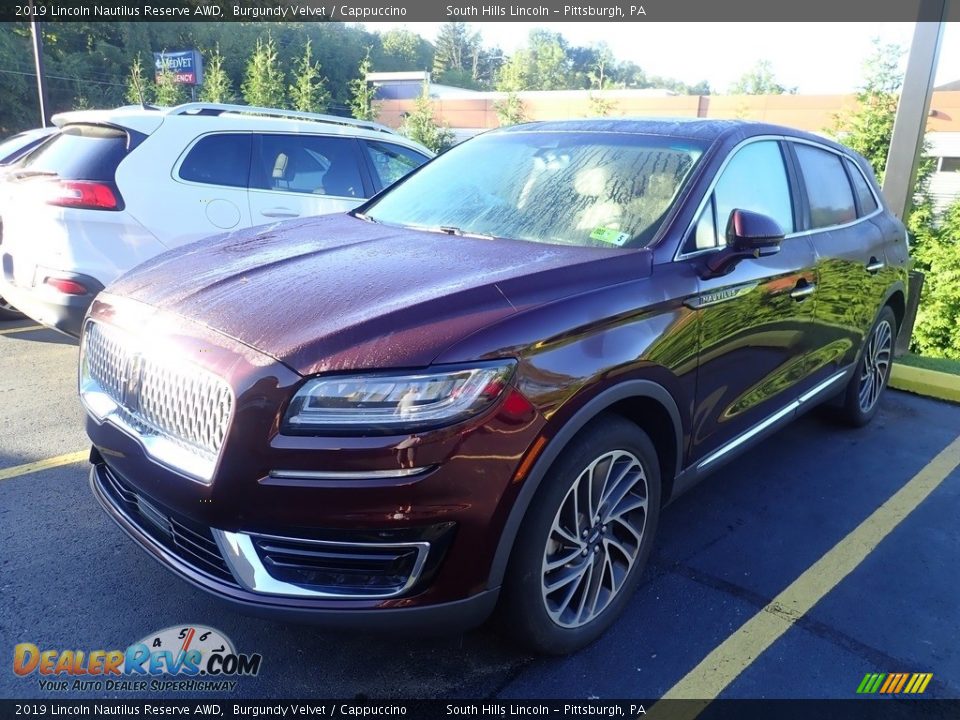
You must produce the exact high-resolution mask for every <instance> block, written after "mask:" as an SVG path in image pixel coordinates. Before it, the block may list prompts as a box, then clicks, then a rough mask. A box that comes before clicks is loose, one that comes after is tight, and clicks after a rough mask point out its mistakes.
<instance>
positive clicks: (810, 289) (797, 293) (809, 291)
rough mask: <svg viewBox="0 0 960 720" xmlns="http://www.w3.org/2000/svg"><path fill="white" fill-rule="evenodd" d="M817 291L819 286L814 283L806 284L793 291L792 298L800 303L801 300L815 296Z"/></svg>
mask: <svg viewBox="0 0 960 720" xmlns="http://www.w3.org/2000/svg"><path fill="white" fill-rule="evenodd" d="M816 291H817V286H816V285H814V284H813V283H809V284H804V285H797V286H796V287H795V288H794V289H793V291H792V292H791V293H790V297H792V298H793V299H794V300H796V301H797V302H799V301H801V300H803V299H805V298H808V297H810V296H811V295H813V294H814V293H815V292H816Z"/></svg>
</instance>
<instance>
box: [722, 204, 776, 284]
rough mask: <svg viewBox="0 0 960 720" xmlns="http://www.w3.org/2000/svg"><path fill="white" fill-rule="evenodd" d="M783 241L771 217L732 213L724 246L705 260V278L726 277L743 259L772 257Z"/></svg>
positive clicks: (739, 211)
mask: <svg viewBox="0 0 960 720" xmlns="http://www.w3.org/2000/svg"><path fill="white" fill-rule="evenodd" d="M783 237H784V234H783V229H782V228H781V227H780V224H779V223H778V222H777V221H776V220H774V219H773V218H772V217H769V216H767V215H763V214H761V213H755V212H751V211H750V210H733V211H732V212H731V213H730V219H729V220H728V221H727V246H726V247H725V248H724V249H723V250H721V251H720V252H717V253H712V254H711V255H710V256H709V258H708V259H707V262H706V268H705V269H706V277H717V276H720V275H726V274H727V273H728V272H730V271H731V270H733V268H734V267H736V266H737V264H738V263H739V262H740V261H741V260H745V259H747V258H761V257H768V256H770V255H776V254H777V253H778V252H780V243H781V242H783Z"/></svg>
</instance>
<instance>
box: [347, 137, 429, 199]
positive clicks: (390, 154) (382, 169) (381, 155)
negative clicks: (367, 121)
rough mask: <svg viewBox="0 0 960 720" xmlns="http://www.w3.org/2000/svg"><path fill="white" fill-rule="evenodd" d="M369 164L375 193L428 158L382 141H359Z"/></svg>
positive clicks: (401, 146)
mask: <svg viewBox="0 0 960 720" xmlns="http://www.w3.org/2000/svg"><path fill="white" fill-rule="evenodd" d="M360 145H361V146H362V147H363V149H364V151H365V152H366V155H367V159H368V161H369V162H370V168H371V170H372V173H371V175H372V176H373V182H374V185H375V186H376V192H380V191H381V190H383V189H384V188H388V187H390V186H391V185H393V184H394V183H395V182H396V181H397V180H399V179H400V178H402V177H404V176H405V175H407V174H408V173H411V172H413V171H414V170H416V169H417V168H418V167H420V166H421V165H423V164H424V163H425V162H427V160H429V159H430V158H429V157H427V156H426V155H424V154H422V153H419V152H417V151H416V150H411V149H410V148H408V147H404V146H403V145H398V144H397V143H392V142H386V141H383V140H360Z"/></svg>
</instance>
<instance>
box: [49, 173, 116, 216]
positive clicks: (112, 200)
mask: <svg viewBox="0 0 960 720" xmlns="http://www.w3.org/2000/svg"><path fill="white" fill-rule="evenodd" d="M43 195H44V197H43V200H44V202H46V203H47V204H48V205H57V206H59V207H70V208H79V209H83V210H119V209H120V204H119V202H117V194H116V192H114V190H113V188H112V187H110V186H109V185H108V184H106V183H102V182H95V181H93V180H53V181H51V182H49V184H48V185H47V187H45V188H44V192H43Z"/></svg>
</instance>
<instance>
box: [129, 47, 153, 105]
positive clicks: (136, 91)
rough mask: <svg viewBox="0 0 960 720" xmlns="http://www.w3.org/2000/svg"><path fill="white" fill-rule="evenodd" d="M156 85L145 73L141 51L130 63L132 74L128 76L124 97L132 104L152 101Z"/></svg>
mask: <svg viewBox="0 0 960 720" xmlns="http://www.w3.org/2000/svg"><path fill="white" fill-rule="evenodd" d="M155 89H156V86H155V85H154V83H153V82H152V81H150V80H148V79H147V76H146V75H144V73H143V63H142V61H141V60H140V55H139V53H138V54H137V56H136V57H135V58H134V59H133V63H131V65H130V74H129V75H128V76H127V91H126V94H125V95H124V99H125V100H126V101H127V102H128V103H130V104H131V105H140V104H141V103H151V102H153V100H154V91H155Z"/></svg>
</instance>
